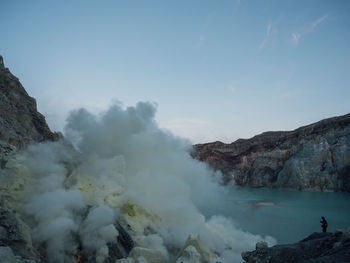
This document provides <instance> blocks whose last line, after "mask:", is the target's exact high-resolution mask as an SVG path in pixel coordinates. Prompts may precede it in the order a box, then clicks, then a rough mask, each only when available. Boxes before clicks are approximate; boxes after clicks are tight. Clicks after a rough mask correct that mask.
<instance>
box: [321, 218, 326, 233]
mask: <svg viewBox="0 0 350 263" xmlns="http://www.w3.org/2000/svg"><path fill="white" fill-rule="evenodd" d="M320 223H321V227H322V232H327V226H328V224H327V220H326V218H324V216H322V217H321V221H320Z"/></svg>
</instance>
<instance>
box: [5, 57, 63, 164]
mask: <svg viewBox="0 0 350 263" xmlns="http://www.w3.org/2000/svg"><path fill="white" fill-rule="evenodd" d="M59 138H60V134H58V133H53V132H51V131H50V129H49V127H48V125H47V123H46V121H45V117H44V116H43V115H42V114H40V113H39V112H38V111H37V106H36V101H35V99H34V98H32V97H30V96H29V95H28V93H27V92H26V91H25V89H24V88H23V86H22V84H21V83H20V81H19V79H18V78H17V77H15V76H14V75H13V74H12V73H11V72H10V70H9V69H8V68H5V66H4V62H3V58H2V57H1V56H0V162H1V163H0V165H1V166H4V164H3V162H4V161H5V160H6V157H7V156H8V155H9V154H10V153H11V152H12V151H14V150H16V149H23V148H24V147H25V146H26V145H28V144H29V143H38V142H43V141H57V140H58V139H59Z"/></svg>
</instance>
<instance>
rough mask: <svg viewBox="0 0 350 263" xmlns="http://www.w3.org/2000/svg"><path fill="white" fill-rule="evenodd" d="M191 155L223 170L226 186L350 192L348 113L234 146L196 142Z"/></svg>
mask: <svg viewBox="0 0 350 263" xmlns="http://www.w3.org/2000/svg"><path fill="white" fill-rule="evenodd" d="M192 156H193V157H194V158H196V159H198V160H200V161H204V162H206V163H208V164H209V166H211V167H212V168H213V169H215V170H220V171H221V172H222V173H223V176H224V183H229V182H232V181H233V182H234V183H235V184H237V185H242V186H252V187H273V188H292V189H299V190H301V189H315V190H334V191H347V192H350V114H346V115H344V116H339V117H334V118H329V119H325V120H322V121H319V122H317V123H314V124H311V125H308V126H304V127H300V128H298V129H296V130H293V131H285V132H283V131H282V132H265V133H262V134H260V135H257V136H255V137H253V138H251V139H239V140H237V141H235V142H233V143H231V144H225V143H222V142H219V141H218V142H213V143H205V144H197V145H194V150H193V152H192Z"/></svg>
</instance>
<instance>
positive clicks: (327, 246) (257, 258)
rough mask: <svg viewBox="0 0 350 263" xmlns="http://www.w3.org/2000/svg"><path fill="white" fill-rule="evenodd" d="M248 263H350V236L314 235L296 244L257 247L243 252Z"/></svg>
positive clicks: (243, 256)
mask: <svg viewBox="0 0 350 263" xmlns="http://www.w3.org/2000/svg"><path fill="white" fill-rule="evenodd" d="M242 258H243V259H244V260H245V262H246V263H256V262H259V263H272V262H273V263H311V262H318V263H345V262H350V235H349V234H348V233H347V232H342V231H338V232H335V233H313V234H311V235H310V236H308V237H307V238H305V239H303V240H301V241H300V242H298V243H295V244H288V245H276V246H273V247H270V248H267V247H261V246H257V249H256V250H255V251H252V252H243V253H242Z"/></svg>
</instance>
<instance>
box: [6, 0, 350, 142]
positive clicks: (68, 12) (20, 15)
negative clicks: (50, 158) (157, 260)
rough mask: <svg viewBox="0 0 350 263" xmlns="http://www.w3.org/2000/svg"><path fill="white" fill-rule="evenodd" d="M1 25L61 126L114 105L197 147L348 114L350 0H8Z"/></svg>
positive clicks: (22, 73) (11, 62) (32, 89)
mask: <svg viewBox="0 0 350 263" xmlns="http://www.w3.org/2000/svg"><path fill="white" fill-rule="evenodd" d="M0 26H1V31H0V32H1V33H0V54H1V55H2V56H3V57H4V60H5V64H6V66H7V67H9V68H10V69H11V71H12V72H13V73H14V74H15V75H17V76H18V77H19V78H20V80H21V82H22V84H23V85H24V87H25V88H26V89H27V91H28V93H29V94H30V95H31V96H33V97H35V98H36V99H37V103H38V108H39V110H40V111H41V112H42V113H43V114H44V115H45V116H46V119H47V121H48V123H49V125H50V127H51V128H52V129H54V130H62V128H63V126H64V120H65V117H66V115H67V114H68V112H69V110H71V109H74V108H78V107H81V106H84V107H87V108H89V109H91V110H92V111H94V112H98V111H101V110H103V109H106V108H107V107H108V105H110V104H111V103H112V102H113V101H115V100H118V101H121V102H122V103H123V105H124V106H130V105H134V104H135V103H136V102H138V101H151V102H155V103H157V105H158V106H157V108H158V111H157V117H156V119H157V121H158V123H159V125H160V126H161V127H165V128H167V129H170V130H172V131H173V132H174V133H175V134H178V135H180V136H183V137H187V138H189V139H191V140H192V141H193V142H196V143H197V142H207V141H215V140H222V141H225V142H231V141H233V140H235V139H237V138H239V137H240V138H248V137H251V136H253V135H255V134H258V133H261V132H263V131H267V130H291V129H294V128H297V127H298V126H301V125H305V124H308V123H311V122H314V121H318V120H320V119H323V118H327V117H332V116H336V115H342V114H346V113H349V112H350V102H349V101H350V86H349V83H350V1H340V0H337V1H334V0H330V1H322V0H316V1H305V0H303V1H279V0H277V1H249V0H240V1H237V0H232V1H214V0H213V1H203V0H201V1H191V0H187V1H185V0H184V1H141V0H140V1H133V0H130V1H126V0H125V1H76V0H75V1H35V0H34V1H20V0H0Z"/></svg>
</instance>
